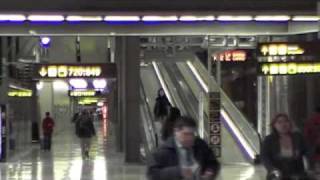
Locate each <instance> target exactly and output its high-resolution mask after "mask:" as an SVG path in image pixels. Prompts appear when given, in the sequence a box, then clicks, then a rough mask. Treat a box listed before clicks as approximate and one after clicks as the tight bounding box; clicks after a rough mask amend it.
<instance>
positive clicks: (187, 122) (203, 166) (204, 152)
mask: <svg viewBox="0 0 320 180" xmlns="http://www.w3.org/2000/svg"><path fill="white" fill-rule="evenodd" d="M195 132H196V123H195V121H194V120H193V119H192V118H189V117H181V118H179V119H178V121H177V122H176V124H175V129H174V137H171V138H169V139H168V140H167V141H165V142H164V144H162V145H161V146H160V147H159V148H158V149H156V151H155V152H153V153H152V155H151V157H150V158H149V161H148V169H147V176H148V178H149V180H198V179H205V180H209V179H210V180H211V179H214V178H215V177H216V176H217V174H218V172H219V169H220V165H219V162H218V161H217V160H216V158H215V156H214V155H213V152H212V150H211V149H210V148H209V147H208V145H207V143H206V142H205V141H203V140H202V139H200V138H198V137H196V136H195Z"/></svg>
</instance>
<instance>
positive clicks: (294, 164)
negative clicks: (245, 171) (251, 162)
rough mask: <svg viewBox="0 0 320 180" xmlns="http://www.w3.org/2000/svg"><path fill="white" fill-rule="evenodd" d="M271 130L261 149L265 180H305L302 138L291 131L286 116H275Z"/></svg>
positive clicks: (290, 124) (304, 150) (290, 125)
mask: <svg viewBox="0 0 320 180" xmlns="http://www.w3.org/2000/svg"><path fill="white" fill-rule="evenodd" d="M271 128H272V133H271V134H270V135H268V136H267V137H266V138H265V139H264V141H263V145H262V149H261V157H262V162H263V164H264V166H265V167H266V169H267V171H268V175H267V180H270V179H274V178H278V179H281V180H292V179H300V180H307V179H308V177H307V173H306V169H305V167H304V163H303V158H304V156H305V155H306V152H307V151H306V146H305V143H304V139H303V136H302V135H301V134H300V133H298V132H294V131H293V123H292V122H291V121H290V119H289V117H288V115H286V114H278V115H276V116H275V118H274V119H273V120H272V122H271Z"/></svg>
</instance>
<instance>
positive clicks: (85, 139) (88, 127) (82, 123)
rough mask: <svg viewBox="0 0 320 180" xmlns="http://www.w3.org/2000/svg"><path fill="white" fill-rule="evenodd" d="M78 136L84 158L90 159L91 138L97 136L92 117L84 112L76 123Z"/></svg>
mask: <svg viewBox="0 0 320 180" xmlns="http://www.w3.org/2000/svg"><path fill="white" fill-rule="evenodd" d="M76 134H77V136H78V137H79V138H80V143H81V153H82V158H84V159H89V152H90V147H91V138H92V136H95V135H96V131H95V129H94V125H93V119H92V117H91V115H90V114H89V113H88V112H87V111H86V110H83V111H82V112H81V115H80V116H79V118H78V120H77V122H76Z"/></svg>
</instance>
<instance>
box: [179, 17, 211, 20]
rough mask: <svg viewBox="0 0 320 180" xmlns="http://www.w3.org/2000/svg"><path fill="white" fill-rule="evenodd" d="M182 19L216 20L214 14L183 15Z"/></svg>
mask: <svg viewBox="0 0 320 180" xmlns="http://www.w3.org/2000/svg"><path fill="white" fill-rule="evenodd" d="M179 20H180V21H214V20H215V17H214V16H181V17H180V18H179Z"/></svg>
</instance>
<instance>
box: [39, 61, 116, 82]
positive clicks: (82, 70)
mask: <svg viewBox="0 0 320 180" xmlns="http://www.w3.org/2000/svg"><path fill="white" fill-rule="evenodd" d="M34 73H35V74H34V75H33V78H34V79H42V78H49V79H51V78H58V79H59V78H115V77H116V65H115V64H114V63H103V64H35V71H34Z"/></svg>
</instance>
